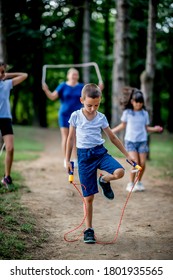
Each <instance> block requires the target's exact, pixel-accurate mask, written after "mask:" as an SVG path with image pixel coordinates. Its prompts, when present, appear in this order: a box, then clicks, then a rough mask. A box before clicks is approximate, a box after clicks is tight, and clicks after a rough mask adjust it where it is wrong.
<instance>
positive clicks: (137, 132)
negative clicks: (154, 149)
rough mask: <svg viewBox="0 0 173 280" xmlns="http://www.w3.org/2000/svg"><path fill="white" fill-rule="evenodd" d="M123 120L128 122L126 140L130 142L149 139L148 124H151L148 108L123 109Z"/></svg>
mask: <svg viewBox="0 0 173 280" xmlns="http://www.w3.org/2000/svg"><path fill="white" fill-rule="evenodd" d="M121 121H122V122H125V123H126V131H125V137H124V140H128V141H130V142H143V141H147V130H146V126H147V125H149V114H148V112H147V111H146V110H144V109H142V110H140V111H134V110H132V109H126V110H124V111H123V114H122V117H121Z"/></svg>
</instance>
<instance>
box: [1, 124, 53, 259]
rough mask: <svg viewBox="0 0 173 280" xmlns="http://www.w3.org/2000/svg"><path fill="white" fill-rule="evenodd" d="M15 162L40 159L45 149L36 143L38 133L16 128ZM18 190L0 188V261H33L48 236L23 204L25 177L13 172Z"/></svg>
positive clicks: (2, 165) (2, 172)
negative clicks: (21, 201) (40, 153)
mask: <svg viewBox="0 0 173 280" xmlns="http://www.w3.org/2000/svg"><path fill="white" fill-rule="evenodd" d="M14 131H15V158H14V160H31V159H32V160H33V159H34V158H38V157H39V152H40V151H42V149H43V145H42V144H40V143H38V141H37V140H36V139H34V135H35V131H34V129H32V128H28V127H25V128H23V127H14ZM4 156H5V152H4V153H3V154H2V155H1V158H0V174H2V175H1V176H3V174H4V164H3V163H4ZM11 175H12V178H13V181H14V186H13V187H11V189H10V190H7V189H5V188H4V187H2V186H1V187H0V259H1V260H6V259H9V260H11V259H13V260H16V259H32V258H33V256H34V252H35V250H37V248H39V247H40V246H41V244H43V242H46V240H47V238H48V234H47V232H45V231H44V230H42V229H39V228H38V226H37V222H36V218H34V217H33V214H31V213H30V212H29V210H28V209H27V208H25V207H23V206H22V205H21V203H20V199H21V195H22V193H23V192H28V191H29V190H28V188H27V187H24V186H23V185H22V183H21V182H22V180H23V178H22V176H21V174H20V173H18V172H15V171H14V170H13V169H12V174H11Z"/></svg>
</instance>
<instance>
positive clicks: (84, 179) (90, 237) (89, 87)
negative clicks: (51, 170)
mask: <svg viewBox="0 0 173 280" xmlns="http://www.w3.org/2000/svg"><path fill="white" fill-rule="evenodd" d="M101 96H102V93H101V90H100V88H99V87H98V86H97V85H95V84H86V85H85V86H84V87H83V89H82V96H81V99H80V100H81V102H82V104H83V108H82V109H80V110H77V111H75V112H73V113H72V115H71V117H70V120H69V123H70V130H69V136H68V139H67V148H66V166H67V171H68V172H70V171H72V165H71V162H70V159H71V154H72V149H73V146H74V138H75V137H76V144H77V145H76V146H77V155H78V173H79V178H80V183H81V187H82V192H83V196H84V200H85V202H86V208H87V217H86V230H85V231H84V242H85V243H95V242H96V240H95V236H94V229H93V227H92V216H93V201H94V195H95V194H96V193H98V187H99V188H100V189H101V191H102V194H103V195H104V196H105V197H106V198H107V199H109V200H112V199H114V193H113V191H112V188H111V185H110V181H112V180H117V179H120V178H122V177H123V176H124V173H125V171H124V168H123V167H122V165H121V164H120V163H119V162H118V161H117V160H116V159H114V158H113V157H112V156H111V155H109V154H108V151H107V149H106V148H105V147H104V146H103V143H104V142H105V140H104V139H103V138H102V130H103V131H104V132H105V133H106V135H107V136H108V138H109V139H110V140H111V142H112V143H113V144H114V145H115V146H116V147H117V148H118V149H119V150H120V151H121V152H122V153H123V154H124V155H125V157H126V158H127V159H128V160H129V162H131V163H132V162H133V159H132V158H131V156H130V155H129V154H128V152H127V151H126V150H125V148H124V146H123V144H122V143H121V141H120V140H119V139H118V137H116V136H115V135H114V134H113V133H112V131H111V129H110V127H109V124H108V121H107V119H106V117H105V115H104V114H102V113H100V112H99V111H98V108H99V105H100V102H101ZM98 169H100V170H102V171H106V172H107V173H106V174H104V175H100V176H99V178H98V181H97V170H98Z"/></svg>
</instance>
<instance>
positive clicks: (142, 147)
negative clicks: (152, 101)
mask: <svg viewBox="0 0 173 280" xmlns="http://www.w3.org/2000/svg"><path fill="white" fill-rule="evenodd" d="M123 129H125V137H124V144H125V148H126V150H127V151H128V153H129V155H130V156H131V157H133V158H134V160H135V162H137V163H138V164H139V165H140V166H141V167H142V171H141V172H140V174H139V181H138V182H137V183H136V185H135V186H134V188H133V184H134V180H135V173H133V172H131V173H130V182H129V183H128V184H127V187H126V190H127V191H129V192H130V191H131V190H132V188H133V190H132V191H144V190H145V187H144V185H143V183H142V182H141V179H142V176H143V174H144V171H145V165H146V159H147V153H148V150H149V148H148V142H147V137H148V135H147V134H148V132H161V131H162V130H163V128H162V127H161V126H154V127H151V126H149V114H148V112H147V111H146V108H145V104H144V97H143V93H142V92H141V91H140V90H139V89H133V90H132V93H131V95H130V98H129V100H128V102H127V104H126V105H125V109H124V111H123V114H122V117H121V123H120V124H119V125H118V126H116V127H114V128H113V129H112V132H113V133H117V132H119V131H121V130H123Z"/></svg>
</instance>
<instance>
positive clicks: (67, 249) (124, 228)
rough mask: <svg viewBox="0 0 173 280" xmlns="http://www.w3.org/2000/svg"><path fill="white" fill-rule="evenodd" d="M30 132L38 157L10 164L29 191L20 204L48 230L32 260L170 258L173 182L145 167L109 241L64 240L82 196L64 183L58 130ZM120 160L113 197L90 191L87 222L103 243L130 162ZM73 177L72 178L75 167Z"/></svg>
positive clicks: (79, 212)
mask: <svg viewBox="0 0 173 280" xmlns="http://www.w3.org/2000/svg"><path fill="white" fill-rule="evenodd" d="M36 137H37V138H38V139H39V140H40V141H42V142H44V143H45V150H44V152H43V153H42V154H41V157H40V158H39V159H37V160H35V161H32V162H19V163H15V164H14V168H15V169H16V170H20V172H21V174H22V175H23V176H24V178H25V182H24V183H25V185H27V186H28V187H29V189H30V190H31V192H29V193H25V194H23V196H22V202H23V204H24V205H25V206H27V207H28V208H29V209H30V210H31V211H32V212H33V214H34V215H35V216H36V217H37V220H38V225H39V226H40V227H42V228H44V229H46V231H48V232H49V238H48V242H47V243H45V244H44V245H43V247H42V248H40V249H39V251H38V252H36V253H35V259H45V260H47V259H54V260H77V259H80V260H84V259H86V260H111V259H112V260H140V259H145V260H149V259H152V260H154V259H156V260H160V259H163V260H169V259H170V260H172V259H173V215H172V213H173V188H172V186H173V182H171V181H170V180H165V179H164V178H163V180H161V179H158V173H157V171H156V170H148V168H147V170H146V173H145V175H144V180H143V181H144V184H145V186H146V191H145V192H142V193H132V195H131V197H130V199H129V201H128V205H127V207H126V210H125V214H124V216H123V220H122V224H121V227H120V232H119V235H118V238H117V240H116V242H115V243H114V244H106V245H105V244H94V245H90V244H84V243H83V236H81V237H80V238H79V240H78V241H76V242H70V243H69V242H66V241H64V234H65V233H66V232H68V231H70V230H71V229H73V228H75V227H76V226H78V225H79V224H80V223H81V221H82V219H83V208H82V199H81V198H80V196H79V194H78V192H77V191H76V190H75V188H74V187H73V185H71V184H69V183H68V175H67V174H66V172H65V170H64V167H63V160H62V153H61V147H60V136H59V135H58V131H57V130H55V129H38V130H37V135H36ZM120 162H122V164H123V165H124V166H125V167H126V170H127V173H126V175H125V177H124V178H123V179H121V180H119V181H118V182H116V183H115V182H113V183H112V187H113V189H114V192H115V200H114V201H108V200H106V199H105V198H104V197H102V195H101V194H98V195H96V196H95V201H94V220H93V225H94V229H95V234H96V236H97V240H99V241H103V242H105V241H108V242H109V241H112V240H114V238H115V234H116V231H117V227H118V223H119V219H120V215H121V212H122V209H123V207H124V203H125V201H126V198H127V195H128V193H127V192H126V190H125V186H126V184H127V182H128V178H129V174H128V173H129V171H130V166H129V165H128V164H127V163H125V161H124V159H121V160H120ZM75 181H76V182H78V176H77V172H75ZM83 229H84V225H83V226H82V228H80V229H79V230H78V231H76V232H74V234H69V235H68V238H69V239H70V240H71V239H73V238H76V237H77V236H78V235H79V234H80V233H81V231H82V230H83Z"/></svg>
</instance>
